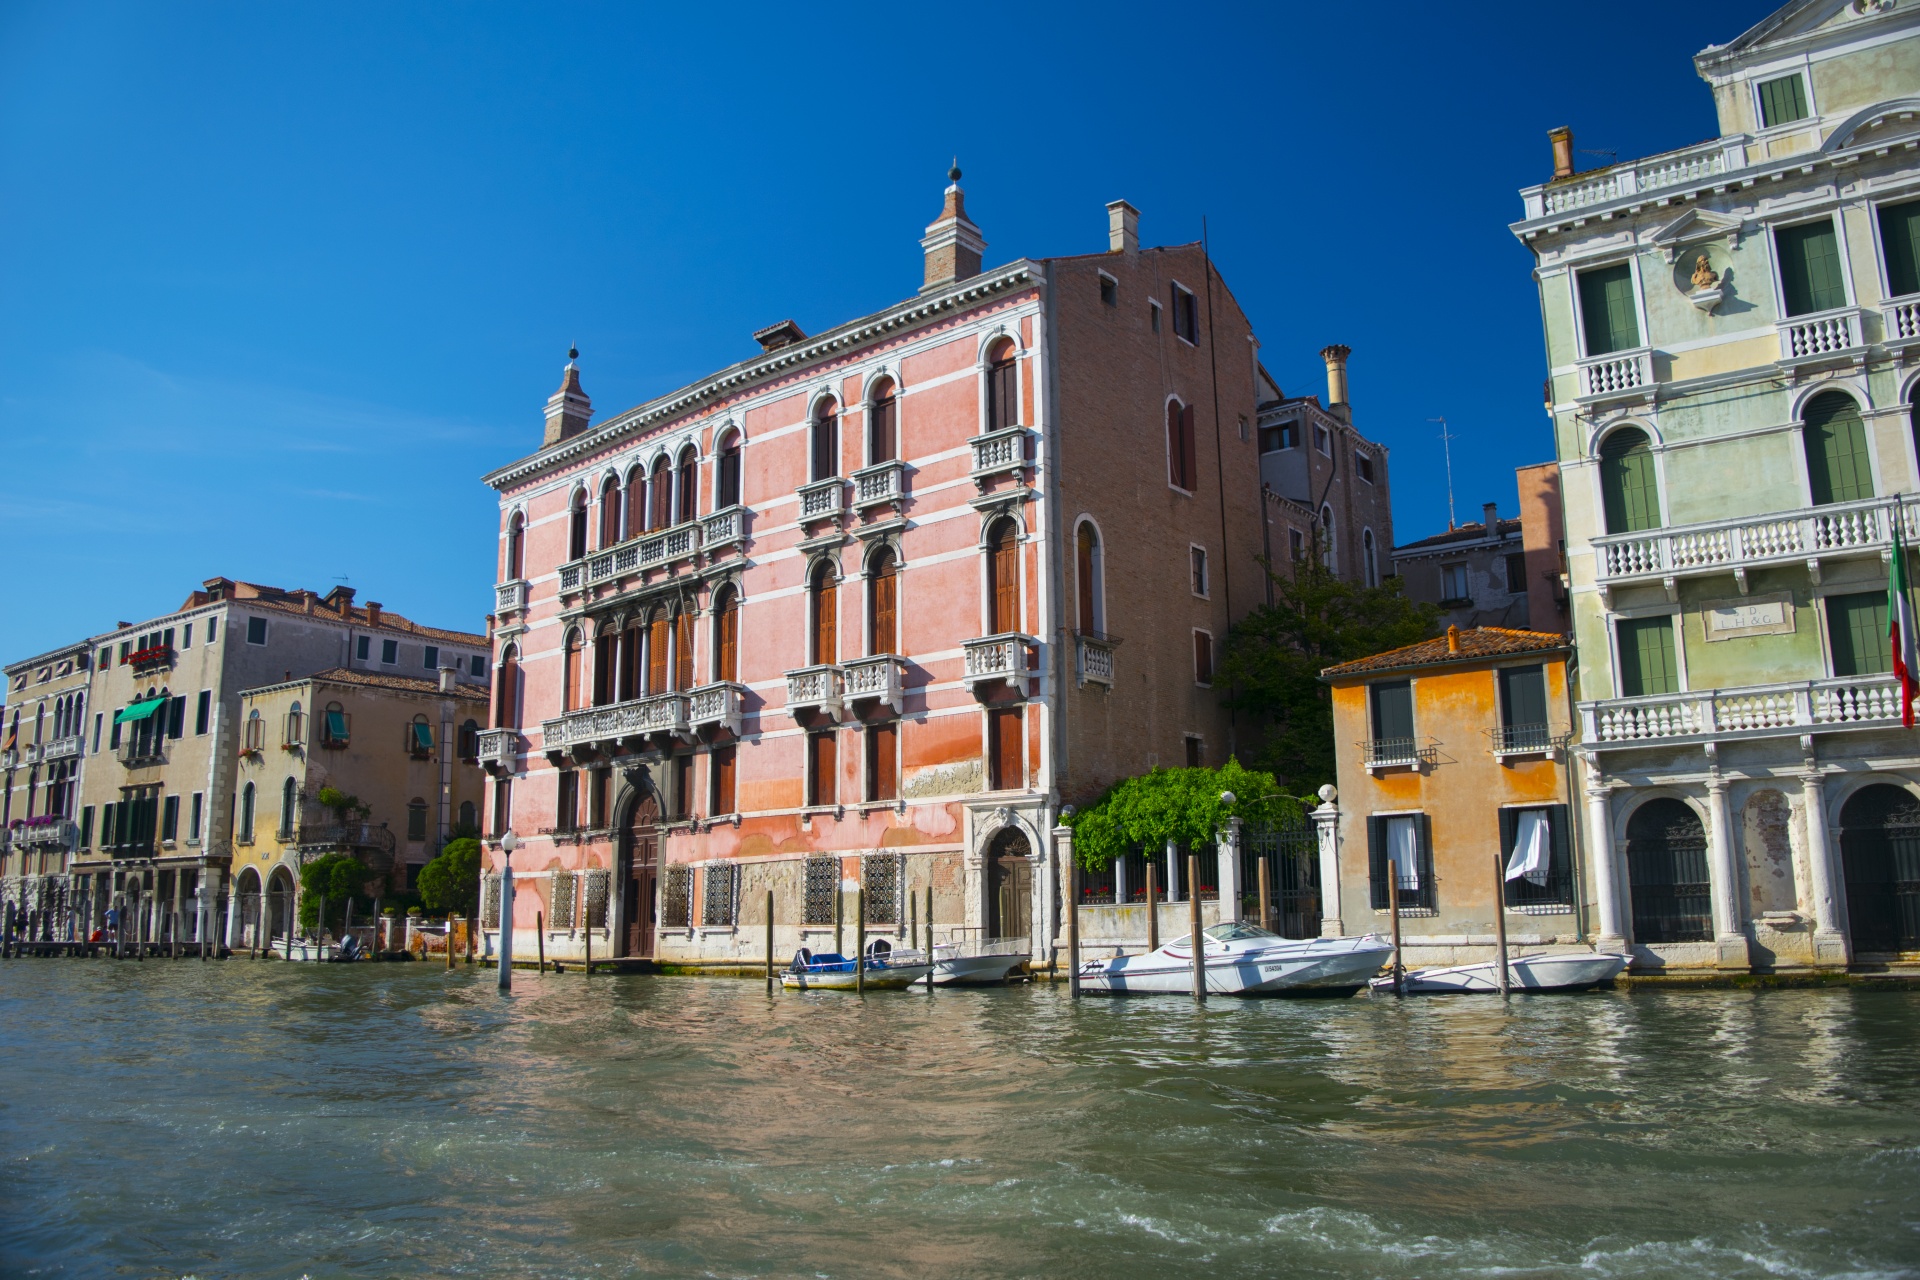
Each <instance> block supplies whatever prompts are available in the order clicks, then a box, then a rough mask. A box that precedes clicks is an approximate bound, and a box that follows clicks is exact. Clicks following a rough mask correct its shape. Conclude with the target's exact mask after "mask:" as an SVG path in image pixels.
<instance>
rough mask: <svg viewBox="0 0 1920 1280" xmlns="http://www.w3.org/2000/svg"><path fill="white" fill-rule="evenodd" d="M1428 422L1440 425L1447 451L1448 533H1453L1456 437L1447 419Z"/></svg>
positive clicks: (1444, 446) (1442, 445)
mask: <svg viewBox="0 0 1920 1280" xmlns="http://www.w3.org/2000/svg"><path fill="white" fill-rule="evenodd" d="M1427 421H1428V422H1437V423H1439V424H1440V447H1441V449H1442V450H1444V451H1445V453H1446V457H1447V532H1448V533H1452V532H1453V531H1454V529H1455V528H1456V527H1457V526H1456V525H1455V524H1454V522H1453V441H1454V436H1453V433H1452V432H1450V431H1448V430H1447V420H1446V419H1445V418H1428V419H1427Z"/></svg>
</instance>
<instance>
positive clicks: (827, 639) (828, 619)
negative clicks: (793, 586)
mask: <svg viewBox="0 0 1920 1280" xmlns="http://www.w3.org/2000/svg"><path fill="white" fill-rule="evenodd" d="M838 591H839V584H838V583H837V582H836V581H835V580H834V576H833V566H832V565H830V564H828V563H827V562H826V561H825V560H822V561H821V562H820V563H819V564H817V565H815V566H814V567H813V577H812V580H811V581H810V582H809V583H808V591H807V614H808V617H807V621H808V623H809V626H808V630H809V632H810V633H811V635H810V636H809V639H810V641H811V645H810V647H811V648H812V650H813V661H814V663H815V664H826V663H831V662H838V661H839V660H840V659H839V656H838V655H839V652H840V648H839V641H838V637H839V634H840V612H839V607H838V606H839V600H838Z"/></svg>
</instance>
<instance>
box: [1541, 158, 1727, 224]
mask: <svg viewBox="0 0 1920 1280" xmlns="http://www.w3.org/2000/svg"><path fill="white" fill-rule="evenodd" d="M1729 141H1733V140H1729ZM1729 141H1722V140H1721V139H1715V140H1714V141H1712V142H1707V143H1702V144H1700V145H1699V146H1695V147H1685V148H1682V149H1681V150H1679V151H1669V152H1667V153H1665V154H1664V155H1658V156H1650V157H1648V158H1647V159H1645V160H1642V161H1640V162H1639V163H1637V164H1631V165H1616V166H1614V167H1613V168H1611V169H1604V170H1602V171H1600V172H1599V173H1596V174H1593V175H1592V176H1591V177H1585V178H1578V179H1571V180H1568V181H1565V182H1559V183H1553V184H1549V185H1548V186H1545V187H1539V188H1535V189H1534V190H1533V191H1529V192H1523V193H1522V198H1523V199H1526V200H1527V206H1528V207H1527V216H1528V217H1530V218H1532V217H1539V216H1540V215H1541V214H1542V213H1571V212H1574V211H1576V210H1580V209H1585V208H1589V207H1591V206H1593V205H1598V204H1606V203H1607V202H1609V201H1612V200H1619V199H1622V198H1624V197H1626V196H1631V195H1637V194H1639V193H1641V192H1647V191H1658V190H1660V189H1662V188H1664V187H1677V186H1681V185H1682V184H1684V183H1689V182H1698V181H1700V180H1701V179H1704V178H1711V177H1713V176H1714V175H1716V174H1721V173H1725V172H1727V170H1728V169H1729V168H1730V167H1733V166H1734V165H1737V164H1738V163H1739V159H1738V155H1737V152H1738V150H1739V148H1740V143H1739V142H1738V141H1734V142H1733V148H1732V149H1730V147H1729ZM1536 202H1537V203H1536Z"/></svg>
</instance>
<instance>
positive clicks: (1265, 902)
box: [1260, 853, 1273, 933]
mask: <svg viewBox="0 0 1920 1280" xmlns="http://www.w3.org/2000/svg"><path fill="white" fill-rule="evenodd" d="M1272 865H1273V855H1272V854H1267V853H1263V854H1261V855H1260V927H1261V928H1262V929H1265V930H1266V931H1267V932H1269V933H1272V932H1273V872H1272V871H1271V870H1270V868H1271V867H1272Z"/></svg>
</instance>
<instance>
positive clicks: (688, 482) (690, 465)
mask: <svg viewBox="0 0 1920 1280" xmlns="http://www.w3.org/2000/svg"><path fill="white" fill-rule="evenodd" d="M679 480H680V523H682V524H685V523H686V522H687V521H689V520H691V519H693V518H694V517H695V516H697V515H699V514H700V455H698V454H697V453H695V452H694V451H693V446H692V445H688V446H687V447H686V448H684V449H682V450H681V451H680V468H679Z"/></svg>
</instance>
